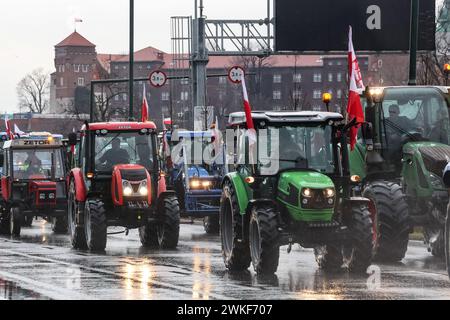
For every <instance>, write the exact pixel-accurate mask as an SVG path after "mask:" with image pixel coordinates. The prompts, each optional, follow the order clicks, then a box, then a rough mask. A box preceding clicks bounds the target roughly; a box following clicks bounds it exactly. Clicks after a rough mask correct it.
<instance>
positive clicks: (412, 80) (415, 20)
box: [408, 0, 419, 86]
mask: <svg viewBox="0 0 450 320" xmlns="http://www.w3.org/2000/svg"><path fill="white" fill-rule="evenodd" d="M418 35H419V0H411V30H410V41H409V81H408V85H410V86H415V85H416V84H417V81H416V73H417V43H418Z"/></svg>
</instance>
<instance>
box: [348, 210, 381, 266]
mask: <svg viewBox="0 0 450 320" xmlns="http://www.w3.org/2000/svg"><path fill="white" fill-rule="evenodd" d="M348 227H349V231H350V238H351V243H350V246H349V247H348V248H345V249H344V263H345V264H346V265H347V268H348V270H349V271H350V272H357V273H364V272H366V271H367V268H368V267H369V266H370V264H371V263H372V253H373V241H374V237H373V231H374V230H373V223H372V219H371V218H370V211H369V208H368V207H367V206H366V205H358V206H354V207H353V208H352V219H351V221H350V223H349V226H348Z"/></svg>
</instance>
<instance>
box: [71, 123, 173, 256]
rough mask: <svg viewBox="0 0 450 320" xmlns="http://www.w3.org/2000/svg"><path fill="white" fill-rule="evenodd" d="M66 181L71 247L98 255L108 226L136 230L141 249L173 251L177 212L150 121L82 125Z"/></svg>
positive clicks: (104, 242)
mask: <svg viewBox="0 0 450 320" xmlns="http://www.w3.org/2000/svg"><path fill="white" fill-rule="evenodd" d="M77 143H78V147H77V148H75V149H76V150H77V151H76V155H75V168H74V169H72V170H71V172H70V175H69V178H68V190H69V195H68V221H69V231H70V235H71V240H72V246H73V247H74V248H76V249H89V250H92V251H103V250H104V249H105V248H106V242H107V228H108V227H112V226H120V227H124V228H126V230H128V229H135V228H139V235H140V239H141V243H142V245H143V246H145V247H161V248H164V249H173V248H176V246H177V244H178V236H179V229H180V209H179V204H178V199H177V197H176V194H175V193H174V192H173V191H168V190H166V185H165V178H164V173H162V172H161V171H160V167H159V161H158V154H157V150H158V149H157V132H156V126H155V124H154V123H152V122H145V123H138V122H116V123H90V124H88V123H86V124H85V125H84V126H83V128H82V129H81V135H80V138H79V139H78V137H77V135H76V134H71V135H70V136H69V144H70V145H76V144H77Z"/></svg>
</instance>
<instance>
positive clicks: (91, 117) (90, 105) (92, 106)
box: [89, 81, 95, 123]
mask: <svg viewBox="0 0 450 320" xmlns="http://www.w3.org/2000/svg"><path fill="white" fill-rule="evenodd" d="M94 88H95V86H94V81H92V82H91V99H90V101H89V113H90V114H89V118H90V122H91V123H92V122H94V106H95V103H94V98H95V94H94Z"/></svg>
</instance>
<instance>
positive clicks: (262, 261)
mask: <svg viewBox="0 0 450 320" xmlns="http://www.w3.org/2000/svg"><path fill="white" fill-rule="evenodd" d="M278 237H279V232H278V215H277V212H276V210H275V209H274V208H272V207H271V206H260V207H254V208H253V210H252V214H251V217H250V231H249V242H250V255H251V258H252V263H253V268H254V269H255V272H256V273H257V274H266V275H270V274H273V273H275V272H276V271H277V269H278V262H279V259H280V245H279V243H278Z"/></svg>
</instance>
